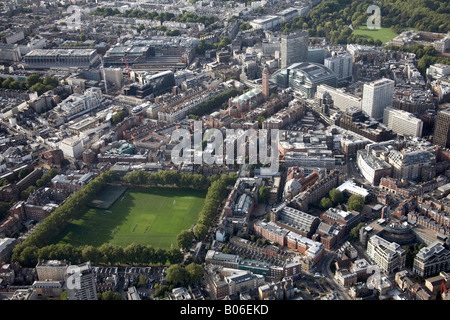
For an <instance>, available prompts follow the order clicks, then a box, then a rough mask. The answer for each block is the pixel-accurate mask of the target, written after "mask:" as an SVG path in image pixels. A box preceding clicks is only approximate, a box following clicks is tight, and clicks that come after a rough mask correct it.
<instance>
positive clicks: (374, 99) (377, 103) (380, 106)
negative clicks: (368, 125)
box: [361, 78, 395, 120]
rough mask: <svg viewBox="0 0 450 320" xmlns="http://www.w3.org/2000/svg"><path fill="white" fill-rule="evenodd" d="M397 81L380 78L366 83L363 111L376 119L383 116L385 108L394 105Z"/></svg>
mask: <svg viewBox="0 0 450 320" xmlns="http://www.w3.org/2000/svg"><path fill="white" fill-rule="evenodd" d="M394 85H395V82H394V81H393V80H390V79H386V78H383V79H379V80H375V81H373V82H371V83H366V84H364V89H363V98H362V104H361V106H362V111H364V112H365V113H366V114H367V115H368V116H369V117H372V118H374V119H375V120H380V119H382V118H383V112H384V108H386V107H389V106H392V97H393V95H394Z"/></svg>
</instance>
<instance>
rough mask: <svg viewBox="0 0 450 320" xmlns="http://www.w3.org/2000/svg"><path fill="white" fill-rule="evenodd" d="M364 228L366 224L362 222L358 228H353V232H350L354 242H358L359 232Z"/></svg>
mask: <svg viewBox="0 0 450 320" xmlns="http://www.w3.org/2000/svg"><path fill="white" fill-rule="evenodd" d="M362 227H364V223H362V222H360V223H359V224H358V225H357V226H356V227H354V228H352V230H350V233H349V235H350V237H351V238H352V239H353V240H356V239H358V238H359V230H360V229H361V228H362Z"/></svg>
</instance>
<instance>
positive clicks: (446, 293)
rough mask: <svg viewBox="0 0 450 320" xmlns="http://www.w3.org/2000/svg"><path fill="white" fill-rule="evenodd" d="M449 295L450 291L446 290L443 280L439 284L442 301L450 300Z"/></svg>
mask: <svg viewBox="0 0 450 320" xmlns="http://www.w3.org/2000/svg"><path fill="white" fill-rule="evenodd" d="M449 294H450V290H447V288H446V287H445V282H444V280H442V282H441V295H442V299H444V300H449V298H450V296H449Z"/></svg>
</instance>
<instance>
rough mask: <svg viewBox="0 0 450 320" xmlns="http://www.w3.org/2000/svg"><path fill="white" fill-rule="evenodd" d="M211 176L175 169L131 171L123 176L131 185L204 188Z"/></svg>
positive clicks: (124, 180)
mask: <svg viewBox="0 0 450 320" xmlns="http://www.w3.org/2000/svg"><path fill="white" fill-rule="evenodd" d="M211 179H213V178H209V179H208V178H206V177H205V176H203V175H201V174H187V173H178V172H176V171H158V172H147V171H132V172H128V173H127V174H126V175H125V176H124V177H123V179H122V180H123V182H125V183H128V184H131V185H147V186H177V187H179V188H193V189H206V188H207V187H208V186H209V184H210V182H211Z"/></svg>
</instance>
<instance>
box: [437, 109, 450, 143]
mask: <svg viewBox="0 0 450 320" xmlns="http://www.w3.org/2000/svg"><path fill="white" fill-rule="evenodd" d="M433 143H434V144H436V145H438V146H441V147H443V148H450V108H447V109H444V110H441V111H439V112H438V114H437V117H436V122H435V125H434V135H433Z"/></svg>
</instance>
